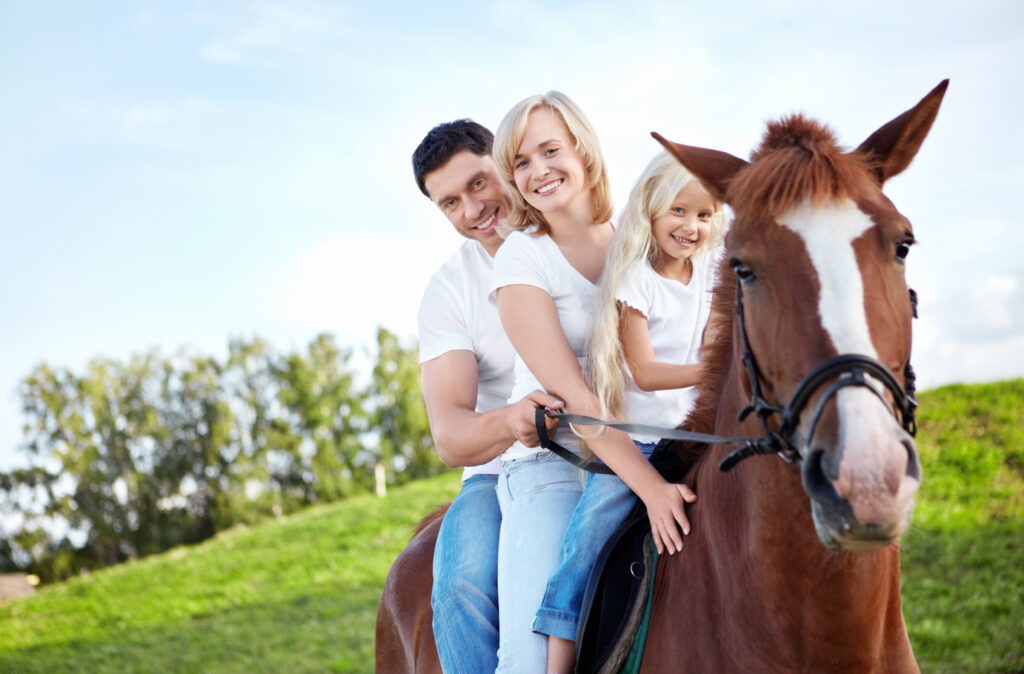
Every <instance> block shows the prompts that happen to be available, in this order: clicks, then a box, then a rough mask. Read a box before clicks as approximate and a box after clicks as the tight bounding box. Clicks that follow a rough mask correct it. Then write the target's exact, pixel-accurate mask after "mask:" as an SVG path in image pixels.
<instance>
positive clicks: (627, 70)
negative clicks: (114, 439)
mask: <svg viewBox="0 0 1024 674" xmlns="http://www.w3.org/2000/svg"><path fill="white" fill-rule="evenodd" d="M701 4H708V5H710V3H701ZM833 5H834V3H819V2H803V1H797V0H784V1H782V2H721V3H715V6H714V8H710V7H702V6H698V5H697V3H679V2H649V1H647V0H641V1H639V2H632V3H629V4H628V6H627V4H626V3H621V2H573V1H567V2H559V3H541V2H535V1H534V0H526V1H518V2H497V3H489V4H488V3H470V2H454V3H444V2H439V3H418V2H417V3H413V2H409V3H397V2H378V3H364V2H270V1H268V2H199V1H193V2H175V3H156V2H136V3H113V2H100V3H75V2H52V3H49V2H48V3H37V2H13V1H10V0H0V91H2V99H0V100H2V101H3V104H2V105H0V235H2V239H0V241H2V243H0V288H2V290H0V320H2V324H3V327H2V329H0V349H2V351H3V358H2V359H0V468H2V467H4V466H6V465H9V464H10V463H12V462H14V461H16V458H15V457H16V452H15V451H14V448H15V446H16V445H17V443H18V442H19V439H20V430H19V425H20V417H19V413H18V400H17V397H16V395H15V389H16V386H17V382H18V381H19V379H20V378H22V377H24V376H25V375H27V374H28V373H29V372H30V371H31V369H32V368H33V367H34V366H35V365H36V364H38V363H40V362H44V361H45V362H47V363H50V364H53V365H59V366H68V367H71V368H73V369H75V370H76V371H82V370H83V368H84V366H85V364H86V363H87V362H88V360H89V359H90V358H92V357H95V356H109V357H114V358H125V357H127V356H128V355H129V354H131V353H135V352H140V351H143V350H145V349H147V348H149V347H153V346H156V347H159V348H161V349H162V350H163V351H164V352H165V353H173V352H175V351H176V350H177V349H179V348H182V347H188V348H192V349H195V350H199V351H201V352H204V353H211V354H220V353H222V352H223V351H224V350H225V349H226V345H227V342H228V340H229V338H231V337H239V336H241V337H251V336H254V335H259V336H262V337H264V338H266V339H269V340H270V341H271V342H272V343H273V344H275V346H277V347H278V348H279V349H282V350H283V349H291V348H299V347H301V346H303V345H305V344H306V343H307V342H308V341H309V339H311V338H312V337H313V336H314V335H315V334H317V333H318V332H322V331H329V332H333V333H335V334H336V335H337V336H338V338H339V339H340V340H341V341H342V342H343V343H346V344H349V345H350V346H352V347H353V348H354V349H355V351H356V353H357V356H359V357H360V358H363V359H364V360H365V355H364V354H366V353H368V349H369V345H370V344H371V342H372V335H373V333H374V331H375V329H376V327H377V326H378V325H383V326H385V327H388V328H389V329H391V330H393V331H396V332H398V333H400V334H403V335H409V336H410V337H411V336H412V335H413V334H414V332H415V322H414V317H415V310H416V306H417V304H418V301H419V297H420V293H421V291H422V288H423V287H424V285H425V283H426V281H427V279H428V278H429V275H430V273H431V272H432V271H433V270H434V269H435V268H436V267H437V266H439V265H440V264H441V263H442V262H443V261H444V259H446V257H447V255H448V253H449V252H450V251H451V250H452V249H453V248H454V247H455V246H456V245H458V243H459V239H458V237H457V235H455V234H454V233H453V232H452V231H451V228H450V226H449V225H448V224H447V222H446V221H444V220H443V219H442V218H441V217H440V215H439V214H438V213H437V212H436V210H435V209H434V208H433V207H432V206H431V204H430V203H429V202H428V201H427V200H426V199H425V198H423V197H422V195H420V194H419V192H418V191H417V190H416V188H415V185H414V183H413V181H412V177H411V171H410V168H409V155H410V153H411V151H412V149H413V148H414V147H415V145H416V144H417V143H418V141H419V139H420V138H421V137H422V135H423V134H424V133H425V132H426V131H427V130H428V129H429V128H430V127H431V126H433V125H434V124H436V123H438V122H441V121H447V120H450V119H454V118H457V117H465V116H469V117H473V118H475V119H477V120H478V121H480V122H482V123H484V124H487V125H489V126H491V127H492V128H493V127H495V126H497V123H498V122H499V121H500V119H501V116H502V115H503V114H504V112H505V111H506V110H507V109H508V108H509V107H511V106H512V105H513V104H514V103H515V102H517V101H518V100H520V99H521V98H523V97H525V96H527V95H530V94H534V93H539V92H543V91H546V90H549V89H560V90H562V91H564V92H566V93H567V94H569V95H570V96H571V97H573V98H574V99H575V100H576V101H577V102H578V103H579V104H580V105H581V107H582V108H583V109H584V110H585V111H586V112H587V114H588V116H589V117H590V118H591V121H592V122H593V124H594V126H595V128H596V129H597V131H598V134H599V136H600V137H601V142H602V146H603V148H604V153H605V158H606V161H607V162H608V164H609V169H610V174H611V179H612V185H613V192H614V195H615V197H616V203H617V205H620V206H621V205H622V204H623V203H624V202H625V196H626V194H627V193H628V191H629V188H630V186H631V183H632V181H633V180H634V179H635V177H636V176H637V175H638V174H639V172H640V170H641V169H642V168H643V166H644V164H645V163H646V161H647V160H648V159H649V157H650V156H651V155H652V154H653V153H654V152H655V151H656V150H657V146H656V145H655V143H654V141H653V140H651V139H650V137H649V135H648V134H649V132H650V131H652V130H657V131H659V132H661V133H662V134H664V135H665V136H667V137H669V138H671V139H673V140H678V141H680V142H685V143H688V144H694V145H704V146H708V147H715V148H718V149H722V150H726V151H729V152H732V153H733V154H736V155H739V156H746V155H747V154H748V153H749V150H750V149H751V148H752V147H753V145H754V144H755V143H756V141H757V139H758V137H759V136H760V133H761V131H762V129H763V127H764V122H765V121H766V120H768V119H771V118H775V117H778V116H780V115H782V114H785V113H788V112H794V111H803V112H806V113H808V114H809V115H811V116H814V117H818V118H820V119H822V120H824V121H826V122H828V123H829V124H830V125H832V127H833V128H834V129H835V130H836V132H837V134H838V136H839V138H840V140H841V141H842V142H843V143H844V144H845V145H848V146H851V147H852V146H855V145H857V144H858V143H859V142H860V141H861V140H863V139H864V138H865V137H867V135H868V134H870V133H871V132H872V131H873V130H874V129H875V128H877V127H878V126H879V125H881V124H882V123H884V122H885V121H888V120H889V119H891V118H892V117H894V116H895V115H896V114H898V113H900V112H902V111H903V110H905V109H906V108H908V107H910V106H911V105H913V104H914V103H915V102H916V101H917V100H918V99H919V98H920V97H921V96H923V95H924V94H925V93H926V92H927V91H928V90H930V89H931V88H932V87H933V86H934V85H935V84H937V83H938V82H939V81H940V80H942V79H943V78H946V77H948V78H950V80H951V85H950V89H949V92H948V94H947V96H946V101H945V103H944V106H943V110H942V111H941V113H940V115H939V118H938V121H937V122H936V124H935V127H934V129H933V131H932V134H931V136H930V137H929V139H928V140H927V141H926V142H925V145H924V148H923V149H922V151H921V154H920V155H919V156H918V158H917V160H916V161H915V163H914V164H913V165H911V167H910V168H909V169H908V170H907V172H906V173H905V174H904V175H901V176H898V177H897V178H895V179H893V180H892V181H891V183H890V185H888V186H887V190H886V191H887V193H888V194H889V195H890V197H891V198H892V199H893V201H894V202H895V203H896V204H897V206H898V207H899V208H900V209H901V210H902V211H903V212H904V214H905V215H907V216H908V217H909V218H910V219H911V221H912V222H913V223H914V225H915V231H916V235H917V237H918V239H919V241H920V244H919V245H918V246H916V247H915V248H914V250H913V252H912V253H911V257H910V261H909V265H908V275H909V277H910V280H911V283H912V284H913V285H914V286H915V287H916V288H917V289H918V291H919V293H920V295H921V314H922V317H921V319H920V320H919V321H918V322H917V324H916V326H915V347H914V348H915V356H914V363H915V367H916V368H917V370H918V372H919V377H920V381H921V383H922V384H923V385H924V386H935V385H939V384H943V383H947V382H952V381H985V380H992V379H1000V378H1005V377H1011V376H1024V356H1022V355H1021V354H1022V353H1024V262H1021V260H1020V257H1019V256H1020V254H1021V252H1022V251H1024V233H1022V231H1021V228H1020V225H1019V222H1018V221H1019V218H1018V217H1017V214H1016V206H1017V202H1016V200H1015V199H1014V197H1015V196H1016V195H1017V193H1018V192H1019V190H1020V189H1021V186H1022V185H1024V161H1022V159H1021V157H1022V156H1024V133H1022V131H1021V128H1020V125H1019V117H1020V112H1019V111H1020V110H1022V109H1024V87H1022V84H1021V83H1022V82H1024V34H1022V31H1021V26H1022V25H1024V20H1022V19H1024V5H1021V4H1020V3H1019V2H1010V1H1003V2H1000V1H992V2H984V3H972V4H968V3H954V2H908V3H892V2H885V3H882V2H870V1H869V2H861V3H846V4H845V5H844V6H842V7H836V6H833Z"/></svg>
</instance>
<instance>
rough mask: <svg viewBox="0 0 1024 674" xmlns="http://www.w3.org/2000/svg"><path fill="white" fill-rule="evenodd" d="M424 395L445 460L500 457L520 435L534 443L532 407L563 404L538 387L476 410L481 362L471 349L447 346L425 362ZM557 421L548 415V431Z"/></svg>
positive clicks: (465, 462)
mask: <svg viewBox="0 0 1024 674" xmlns="http://www.w3.org/2000/svg"><path fill="white" fill-rule="evenodd" d="M421 367H422V372H423V398H424V400H425V401H426V404H427V417H428V418H429V419H430V432H431V435H433V437H434V446H435V447H437V453H438V455H439V456H440V457H441V460H442V461H444V463H445V465H447V466H449V467H451V468H455V467H459V466H478V465H480V464H483V463H487V462H488V461H490V460H491V459H493V458H494V457H496V456H498V455H499V454H501V453H502V452H504V451H505V450H506V449H508V448H509V446H510V445H511V444H512V443H513V442H515V441H516V440H519V441H521V442H522V443H523V444H524V445H526V446H527V447H536V446H537V444H538V443H539V441H538V439H537V429H536V428H535V427H534V411H535V410H536V409H537V408H538V407H549V408H552V409H555V408H561V407H562V401H560V400H559V399H558V398H555V397H554V396H550V395H548V394H546V393H544V392H543V391H534V392H532V393H530V394H528V395H527V396H526V397H524V398H523V399H522V400H519V401H518V402H515V403H512V404H509V405H504V406H502V407H498V408H497V409H494V410H491V411H489V412H484V413H482V414H481V413H478V412H476V409H475V408H476V394H477V384H478V381H477V376H478V374H477V364H476V356H474V355H473V353H472V352H471V351H465V350H461V349H459V350H454V351H447V352H445V353H443V354H441V355H440V356H438V357H437V358H434V359H432V360H428V361H427V362H425V363H423V364H422V366H421ZM557 425H558V422H557V421H555V420H551V419H549V420H548V422H547V426H548V432H553V431H554V429H555V427H556V426H557Z"/></svg>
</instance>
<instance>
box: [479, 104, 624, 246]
mask: <svg viewBox="0 0 1024 674" xmlns="http://www.w3.org/2000/svg"><path fill="white" fill-rule="evenodd" d="M541 107H546V108H549V109H550V110H552V111H554V112H555V113H557V114H558V116H559V117H560V118H561V120H562V123H563V124H565V128H566V129H567V130H568V131H569V135H570V136H572V139H573V140H574V141H575V142H576V146H575V147H576V152H578V153H579V155H580V157H581V158H582V159H583V168H584V171H585V173H586V178H587V184H586V187H587V188H588V189H589V190H590V191H591V197H592V198H593V214H594V224H600V223H604V222H608V221H609V220H611V218H612V212H613V208H614V207H613V206H612V196H611V189H610V187H609V185H608V172H607V170H606V169H605V165H604V157H603V156H602V154H601V145H600V143H598V140H597V134H596V133H594V127H592V126H591V125H590V121H589V120H587V117H586V115H584V114H583V111H582V110H580V109H579V107H578V106H577V105H576V104H575V103H573V102H572V99H570V98H569V97H568V96H566V95H565V94H563V93H562V92H560V91H549V92H548V93H546V94H544V95H540V94H537V95H536V96H530V97H529V98H524V99H523V100H521V101H519V102H518V103H516V105H515V106H514V107H513V108H512V109H511V110H509V111H508V114H506V115H505V118H504V119H503V120H501V124H500V125H499V126H498V132H497V133H496V134H495V136H494V150H493V154H494V163H495V164H497V166H498V172H499V173H500V174H501V178H502V180H504V181H505V184H506V185H507V186H508V188H509V192H510V193H511V194H512V203H513V209H512V213H510V214H509V217H507V218H505V222H504V227H505V228H506V229H518V230H522V229H526V228H527V227H529V226H530V225H537V234H547V233H548V232H549V231H550V230H551V227H550V225H549V224H548V221H547V220H546V219H545V218H544V214H543V213H541V212H540V211H538V210H537V209H536V208H534V207H533V206H531V205H529V204H528V203H526V200H525V199H523V195H522V194H520V193H519V188H518V187H516V182H515V178H514V176H513V165H514V161H515V155H516V152H517V151H518V150H519V145H520V143H522V142H523V136H525V135H526V122H527V119H528V118H529V116H530V113H531V112H533V111H534V110H536V109H537V108H541Z"/></svg>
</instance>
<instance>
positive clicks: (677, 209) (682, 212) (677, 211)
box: [669, 206, 686, 215]
mask: <svg viewBox="0 0 1024 674" xmlns="http://www.w3.org/2000/svg"><path fill="white" fill-rule="evenodd" d="M669 210H671V211H672V212H673V213H675V214H676V215H686V209H684V208H683V207H681V206H673V207H672V208H671V209H669Z"/></svg>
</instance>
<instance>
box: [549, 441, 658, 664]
mask: <svg viewBox="0 0 1024 674" xmlns="http://www.w3.org/2000/svg"><path fill="white" fill-rule="evenodd" d="M636 445H637V447H638V448H639V449H640V451H641V452H643V453H644V456H646V457H647V458H648V459H650V458H651V453H652V452H653V451H654V447H655V445H654V444H643V443H639V442H638V443H636ZM635 504H636V495H635V494H634V493H633V492H632V490H630V488H629V487H627V486H626V483H625V482H623V481H622V480H621V479H619V477H618V476H616V475H600V474H598V473H588V474H587V484H586V487H585V488H584V490H583V496H582V497H580V500H579V502H578V504H577V505H576V509H575V511H574V512H573V513H572V519H571V520H570V522H569V526H568V530H567V531H566V533H565V538H564V540H563V542H562V548H561V554H560V556H559V560H558V568H557V569H556V570H555V571H554V573H552V574H551V579H550V580H549V581H548V584H547V590H546V591H545V592H544V599H543V600H542V601H541V604H540V610H538V611H537V618H536V620H534V622H533V629H534V630H535V631H536V632H540V633H541V634H548V635H551V636H555V637H559V638H562V639H568V640H570V641H576V631H577V628H578V627H579V623H580V611H581V610H582V608H583V594H584V593H585V592H586V590H587V581H588V580H589V578H590V572H591V570H592V569H593V567H594V563H595V562H596V561H597V557H598V555H599V554H600V553H601V550H602V549H603V548H604V546H605V544H606V543H607V542H608V540H609V539H610V538H611V537H612V535H614V534H615V532H616V530H618V528H619V525H620V524H622V523H623V522H624V521H625V520H626V517H627V516H628V515H629V512H630V511H631V510H632V509H633V506H634V505H635ZM537 671H542V670H537Z"/></svg>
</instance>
